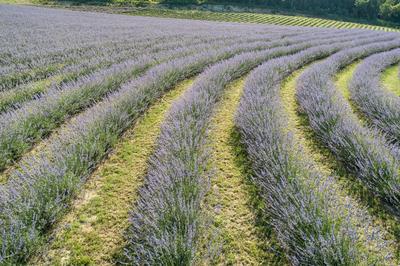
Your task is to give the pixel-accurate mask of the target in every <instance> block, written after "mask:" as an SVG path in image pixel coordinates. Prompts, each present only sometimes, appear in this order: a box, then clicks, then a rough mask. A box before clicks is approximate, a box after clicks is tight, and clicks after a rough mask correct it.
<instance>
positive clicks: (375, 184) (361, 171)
mask: <svg viewBox="0 0 400 266" xmlns="http://www.w3.org/2000/svg"><path fill="white" fill-rule="evenodd" d="M393 37H397V35H393ZM399 46H400V39H394V40H393V41H387V42H377V43H375V44H372V45H365V46H361V47H357V48H352V49H347V50H344V51H341V52H339V53H337V54H335V55H333V56H331V57H329V58H328V59H326V60H324V61H323V62H321V63H317V64H315V65H314V66H312V67H311V68H309V69H308V70H306V71H305V73H303V75H302V76H301V77H300V78H299V82H298V84H297V99H298V101H299V104H300V106H301V109H302V111H303V112H305V113H306V115H307V117H308V120H309V123H310V126H311V127H312V129H313V130H314V132H315V133H316V135H317V137H318V138H319V139H320V140H321V142H322V143H323V144H324V145H326V146H327V147H328V148H329V149H330V150H331V151H332V152H333V154H335V156H336V157H337V159H338V160H339V161H341V162H342V163H343V165H344V166H345V167H346V168H347V170H348V171H349V172H350V173H352V174H354V175H355V176H356V177H358V178H359V180H360V181H361V182H362V183H363V184H364V185H365V186H366V187H367V188H368V189H369V191H370V192H371V193H373V194H374V195H375V196H376V197H378V199H380V201H381V203H382V204H383V206H384V207H385V208H386V209H387V210H389V211H390V212H391V213H392V214H393V215H394V216H395V217H399V216H400V177H399V161H398V158H397V157H398V156H397V154H398V152H397V151H396V150H393V149H392V147H391V146H390V145H389V144H388V143H387V142H386V141H385V140H384V139H383V137H381V136H380V135H379V134H377V133H376V132H374V131H372V130H369V129H367V128H364V127H363V126H362V125H361V124H360V122H359V121H358V119H357V118H356V117H355V115H354V113H353V111H352V109H351V107H350V105H349V103H347V102H346V101H345V99H344V98H343V96H342V95H341V94H340V93H339V92H338V91H337V89H336V88H335V85H334V84H333V81H332V80H331V79H332V76H333V75H334V74H335V73H336V72H337V71H338V70H339V69H340V68H342V67H344V66H346V65H348V64H350V63H351V62H353V61H354V60H357V59H359V58H362V57H365V56H368V55H371V54H373V53H377V52H383V51H387V50H390V49H394V48H397V47H399Z"/></svg>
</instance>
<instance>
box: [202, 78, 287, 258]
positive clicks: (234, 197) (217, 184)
mask: <svg viewBox="0 0 400 266" xmlns="http://www.w3.org/2000/svg"><path fill="white" fill-rule="evenodd" d="M243 85H244V78H242V79H239V80H237V81H235V82H233V83H232V84H230V86H228V88H227V90H226V92H225V94H224V96H223V98H222V100H221V102H220V103H219V106H218V108H217V110H216V112H215V114H214V116H213V119H212V121H211V130H210V133H209V142H210V149H211V150H212V159H211V161H212V167H213V169H215V176H214V178H213V179H212V180H211V192H210V193H209V195H208V196H207V198H206V200H207V202H208V203H209V205H210V206H211V213H212V214H211V215H212V216H213V217H214V218H215V225H216V227H217V230H218V232H220V234H221V235H220V237H221V238H222V243H223V244H222V250H221V254H220V256H219V259H218V262H217V263H218V264H220V265H262V264H264V265H271V264H274V262H275V263H277V262H280V264H279V265H284V262H283V258H282V256H281V257H279V256H277V254H274V253H273V252H272V250H273V248H275V249H277V248H276V247H274V245H276V241H274V240H273V239H271V237H270V236H268V234H270V233H271V232H270V230H271V227H270V226H268V225H265V226H267V228H265V226H264V228H263V227H262V226H261V224H260V223H259V222H258V221H257V219H258V217H257V213H256V210H257V208H255V206H254V205H255V204H259V202H258V203H257V200H256V198H255V189H254V187H253V186H252V185H251V184H250V182H249V180H248V179H247V177H248V172H247V169H248V168H249V167H247V165H246V162H245V160H244V158H245V155H244V154H243V151H242V149H241V147H240V146H239V145H238V143H239V141H238V139H237V138H235V136H236V135H237V132H236V130H235V128H234V115H235V110H236V109H237V106H238V104H239V100H240V96H241V94H242V88H243ZM236 137H238V136H236ZM263 231H264V232H263ZM266 232H267V233H266Z"/></svg>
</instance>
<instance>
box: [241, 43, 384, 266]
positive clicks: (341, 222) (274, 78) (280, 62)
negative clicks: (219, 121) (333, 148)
mask: <svg viewBox="0 0 400 266" xmlns="http://www.w3.org/2000/svg"><path fill="white" fill-rule="evenodd" d="M349 46H350V47H351V46H355V44H354V43H353V44H352V43H346V42H340V41H339V40H338V43H336V44H335V43H333V44H331V45H322V46H317V47H312V48H309V49H307V50H305V51H302V52H299V53H297V54H295V55H292V56H287V57H282V58H279V59H275V60H271V61H269V62H267V63H265V64H263V65H261V66H260V67H258V68H257V69H256V70H254V71H253V72H252V73H251V75H250V76H249V77H248V78H247V80H246V85H245V90H244V94H243V96H242V99H241V101H240V106H239V109H238V112H237V118H236V125H237V127H238V129H239V131H240V133H241V138H242V141H243V143H244V145H245V148H246V151H247V153H248V155H249V159H250V161H251V163H252V166H253V168H252V169H253V181H254V182H255V184H256V185H257V186H258V187H259V188H260V191H261V195H262V197H263V199H264V201H265V204H266V207H265V211H266V212H267V213H268V214H269V217H270V218H271V222H270V223H271V225H272V226H273V228H274V231H275V232H276V234H277V237H278V240H279V242H280V243H281V245H282V246H283V247H284V249H285V250H286V252H287V256H288V259H289V261H290V262H291V263H292V264H294V265H354V264H358V263H366V262H367V264H371V263H372V264H373V263H377V262H378V261H377V258H379V259H387V258H388V257H390V256H392V254H385V255H383V254H384V253H385V252H382V251H381V254H373V255H369V254H365V249H366V248H365V247H364V248H362V247H360V242H362V243H363V244H364V242H365V240H364V239H362V240H361V239H360V238H359V236H358V235H357V231H356V229H355V228H354V227H353V226H352V225H351V224H350V223H349V219H350V217H348V215H347V214H345V213H346V211H345V210H344V209H346V210H349V209H357V208H356V207H354V206H353V205H352V204H351V203H349V202H347V203H346V205H344V203H342V202H339V200H338V198H337V196H336V195H335V190H334V186H333V185H332V180H331V179H326V178H322V177H321V174H320V173H318V172H316V171H315V170H310V169H313V167H312V164H313V163H312V162H310V161H309V160H308V159H307V158H304V154H301V148H298V149H296V148H294V147H295V146H296V145H295V144H294V141H293V140H292V137H291V133H287V122H286V119H285V116H284V115H283V114H284V113H285V111H284V108H283V106H282V102H281V99H280V93H279V90H280V87H281V82H282V80H283V79H284V78H285V77H286V76H288V75H289V74H290V73H291V72H293V71H294V70H296V69H298V68H300V67H301V66H303V65H305V64H307V63H310V62H312V61H314V60H317V59H320V58H322V57H325V56H328V55H329V54H332V53H334V52H337V51H338V50H339V49H343V48H346V47H349ZM323 180H325V181H323ZM350 213H351V212H350ZM361 217H363V218H361ZM351 219H353V220H354V219H355V220H356V221H357V220H358V222H357V223H356V224H358V226H359V225H360V224H363V223H365V222H367V221H369V222H367V224H368V223H370V222H371V221H370V218H368V217H366V214H365V213H363V212H362V211H355V212H354V214H353V217H351ZM360 219H362V220H363V221H362V222H360V221H359V220H360ZM367 226H368V225H367ZM377 235H379V233H377ZM378 239H379V240H378V242H379V243H385V240H384V239H383V238H382V236H380V238H379V237H378ZM365 246H366V247H367V248H369V246H373V244H372V245H371V243H368V242H367V244H365ZM381 256H383V257H381Z"/></svg>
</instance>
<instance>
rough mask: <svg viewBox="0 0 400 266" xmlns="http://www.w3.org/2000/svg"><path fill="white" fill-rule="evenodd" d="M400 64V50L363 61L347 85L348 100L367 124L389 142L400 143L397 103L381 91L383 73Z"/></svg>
mask: <svg viewBox="0 0 400 266" xmlns="http://www.w3.org/2000/svg"><path fill="white" fill-rule="evenodd" d="M399 61H400V49H395V50H392V51H389V52H383V53H378V54H375V55H372V56H370V57H368V58H367V59H365V60H364V61H363V62H362V63H361V64H360V65H359V66H358V67H357V69H356V70H355V72H354V75H353V78H352V80H351V83H350V91H351V98H352V100H353V101H354V102H355V103H356V104H357V106H358V107H359V108H360V110H361V111H362V113H363V114H365V115H366V116H367V117H368V118H369V121H370V122H371V123H372V124H373V125H375V126H377V127H378V128H379V129H380V130H382V131H383V132H385V133H387V136H388V137H389V141H392V142H395V143H397V144H399V141H400V99H399V98H398V96H397V95H395V94H394V93H392V92H390V91H388V90H385V89H384V88H382V85H381V81H380V76H381V73H382V71H383V70H384V69H385V68H386V67H388V66H390V65H393V64H397V63H398V62H399Z"/></svg>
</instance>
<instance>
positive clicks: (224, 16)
mask: <svg viewBox="0 0 400 266" xmlns="http://www.w3.org/2000/svg"><path fill="white" fill-rule="evenodd" d="M123 13H126V14H131V15H140V16H157V17H170V18H186V19H201V20H211V21H226V22H247V23H260V24H273V25H288V26H307V27H325V28H337V29H370V30H383V31H397V29H394V28H390V27H382V26H375V25H368V24H361V23H353V22H344V21H337V20H331V19H322V18H311V17H303V16H288V15H275V14H257V13H242V12H240V13H235V12H211V11H199V10H178V9H157V8H154V9H151V8H148V9H136V10H132V11H126V12H123Z"/></svg>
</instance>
